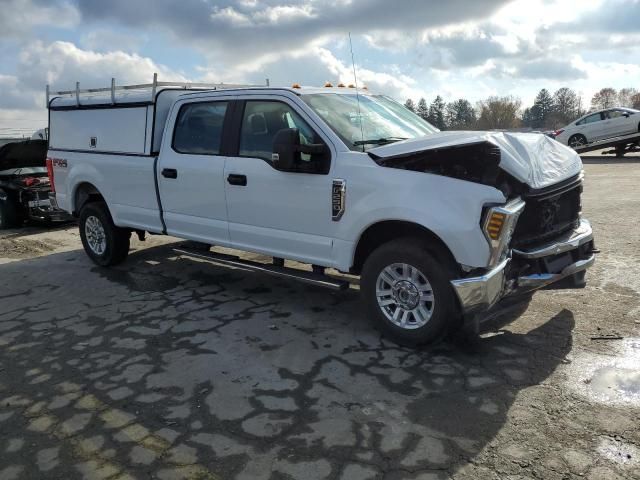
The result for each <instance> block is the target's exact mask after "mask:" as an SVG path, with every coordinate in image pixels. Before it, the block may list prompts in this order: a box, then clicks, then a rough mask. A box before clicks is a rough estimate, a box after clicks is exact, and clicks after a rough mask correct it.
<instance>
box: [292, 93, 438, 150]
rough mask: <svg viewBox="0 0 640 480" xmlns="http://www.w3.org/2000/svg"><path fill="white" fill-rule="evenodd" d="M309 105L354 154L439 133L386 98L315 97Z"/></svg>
mask: <svg viewBox="0 0 640 480" xmlns="http://www.w3.org/2000/svg"><path fill="white" fill-rule="evenodd" d="M302 99H303V100H304V101H305V102H306V103H307V105H309V106H310V107H311V108H312V109H313V110H314V111H315V112H316V113H317V114H318V115H320V117H322V119H323V120H324V121H325V122H327V124H328V125H329V126H330V127H331V128H332V129H333V131H334V132H335V133H336V134H337V135H338V136H339V137H340V138H341V139H342V141H344V142H345V144H346V145H347V146H348V147H349V148H350V149H351V150H357V151H361V152H364V151H365V150H367V149H369V148H373V147H375V146H377V145H384V144H387V143H392V142H397V141H400V140H406V139H409V138H416V137H422V136H424V135H429V134H431V133H436V132H438V129H437V128H436V127H434V126H433V125H431V124H430V123H428V122H426V121H425V120H423V119H422V118H420V117H419V116H418V115H416V114H415V113H413V112H411V111H410V110H408V109H407V108H405V107H404V106H403V105H400V104H399V103H398V102H396V101H394V100H392V99H390V98H388V97H385V96H383V95H368V94H364V95H363V94H360V106H359V107H358V98H357V96H356V94H355V92H354V93H353V94H350V93H349V94H347V93H311V94H306V95H302Z"/></svg>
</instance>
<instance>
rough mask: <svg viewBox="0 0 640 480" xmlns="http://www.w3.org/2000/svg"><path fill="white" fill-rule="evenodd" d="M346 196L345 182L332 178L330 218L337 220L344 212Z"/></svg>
mask: <svg viewBox="0 0 640 480" xmlns="http://www.w3.org/2000/svg"><path fill="white" fill-rule="evenodd" d="M346 197H347V182H345V181H344V180H341V179H334V180H333V186H332V187H331V219H332V220H333V221H334V222H337V221H338V220H340V219H341V218H342V215H343V214H344V208H345V205H346Z"/></svg>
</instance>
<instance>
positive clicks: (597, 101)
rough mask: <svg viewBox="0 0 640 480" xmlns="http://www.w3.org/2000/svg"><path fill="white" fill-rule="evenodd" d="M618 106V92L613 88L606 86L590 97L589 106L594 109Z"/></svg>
mask: <svg viewBox="0 0 640 480" xmlns="http://www.w3.org/2000/svg"><path fill="white" fill-rule="evenodd" d="M617 106H618V92H617V91H616V89H615V88H611V87H607V88H603V89H601V90H600V91H599V92H596V94H595V95H594V96H593V98H592V99H591V107H592V108H593V109H594V110H602V109H604V108H611V107H617Z"/></svg>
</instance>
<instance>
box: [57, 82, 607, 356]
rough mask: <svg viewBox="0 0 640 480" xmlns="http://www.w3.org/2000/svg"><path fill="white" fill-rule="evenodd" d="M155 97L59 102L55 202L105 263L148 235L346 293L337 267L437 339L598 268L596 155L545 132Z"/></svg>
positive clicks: (282, 104) (390, 317)
mask: <svg viewBox="0 0 640 480" xmlns="http://www.w3.org/2000/svg"><path fill="white" fill-rule="evenodd" d="M172 85H173V84H172ZM144 87H145V86H135V87H127V88H131V89H130V90H126V91H125V92H124V93H122V90H120V88H121V87H118V88H116V87H115V86H114V84H113V83H112V88H111V89H108V88H107V89H102V90H104V91H102V92H101V91H100V90H92V91H91V92H93V93H90V94H85V92H84V91H81V90H76V91H67V92H58V93H59V95H55V94H51V98H50V100H49V101H48V105H49V131H50V143H49V151H48V159H47V163H48V168H49V173H50V176H51V180H52V185H54V186H55V193H54V194H53V200H55V202H56V203H57V205H58V206H59V207H61V208H62V209H64V210H66V211H67V212H69V213H72V214H73V215H75V216H77V217H79V222H80V235H81V238H82V243H83V245H84V249H85V250H86V253H87V254H88V256H89V257H90V258H91V259H92V260H93V261H94V262H95V263H97V264H98V265H102V266H108V265H114V264H117V263H120V262H122V261H123V260H125V257H126V256H127V253H128V250H129V239H130V236H131V234H132V233H133V232H135V233H137V234H138V235H139V236H140V237H141V238H143V237H144V233H145V232H150V233H153V234H166V235H172V236H175V237H179V238H183V239H189V240H192V241H196V242H201V243H203V244H207V245H211V246H222V247H230V248H233V249H238V250H243V251H248V252H257V253H260V254H264V255H267V256H269V257H273V262H272V263H256V262H248V261H244V262H243V261H242V260H241V259H240V258H231V257H229V256H222V255H219V254H216V253H215V252H214V251H207V252H205V253H202V255H206V256H211V257H215V258H218V260H220V261H221V262H222V263H225V262H226V263H229V264H232V265H240V264H245V265H249V266H251V267H252V268H255V269H258V270H263V271H267V272H269V273H279V274H285V275H287V276H293V277H298V278H300V279H303V280H307V281H310V282H316V283H318V284H322V285H326V286H333V287H337V288H341V287H344V286H345V285H348V284H346V283H345V282H344V281H341V280H338V279H336V276H335V275H334V276H329V275H326V274H325V270H324V269H325V268H333V269H336V270H338V271H339V272H345V273H347V272H348V273H350V274H355V275H359V276H360V290H361V293H362V296H363V301H364V305H365V309H366V314H367V315H368V317H369V318H370V319H371V320H372V321H373V322H374V323H375V324H376V325H377V326H378V327H379V328H380V329H381V330H382V331H383V332H384V333H385V334H387V335H389V336H391V337H393V338H394V339H396V340H398V341H401V342H403V343H410V344H423V343H427V342H430V341H433V340H434V339H436V338H438V337H440V336H441V335H442V334H443V333H445V332H446V331H448V330H450V329H452V328H460V326H461V325H465V324H466V325H468V324H469V323H470V322H471V323H473V324H476V323H477V322H476V321H477V319H478V318H482V317H483V316H484V315H485V314H486V312H488V311H490V310H491V309H492V308H493V307H494V306H495V305H496V304H498V303H499V302H500V300H502V299H504V298H506V297H511V296H513V295H516V294H519V293H522V292H530V291H532V290H535V289H537V288H541V287H546V286H549V285H551V284H555V283H556V282H558V281H560V280H566V281H565V282H562V283H565V284H566V283H567V282H568V283H570V284H572V285H574V286H576V287H579V286H583V285H584V273H585V271H586V269H587V268H588V267H590V266H591V265H592V264H593V262H594V258H595V257H594V251H595V250H594V244H593V235H592V230H591V226H590V224H589V222H588V221H587V220H585V219H583V218H582V217H581V201H580V196H581V192H582V177H583V173H582V163H581V161H580V158H579V157H578V155H577V154H576V153H575V152H574V151H572V150H571V149H569V148H568V147H565V146H563V145H561V144H560V143H558V142H556V141H555V140H552V139H550V138H548V137H545V136H543V135H537V134H514V133H495V132H493V133H492V132H440V131H438V130H437V129H436V128H434V127H433V126H432V125H430V124H429V123H427V122H425V121H424V120H422V119H421V118H419V117H418V116H416V115H414V114H413V113H411V112H410V111H409V110H407V109H405V108H404V107H403V106H402V105H400V104H398V103H396V102H395V101H393V100H391V99H389V98H387V97H385V96H382V95H375V94H372V93H370V92H368V91H363V90H360V91H359V92H358V91H357V90H355V89H353V88H347V87H336V88H333V87H325V88H306V87H305V88H300V87H298V86H297V85H294V87H292V88H272V87H262V88H258V87H232V86H225V87H224V88H220V86H218V87H210V88H206V87H203V86H199V87H198V88H192V89H185V87H184V86H175V85H174V86H170V85H169V84H164V83H158V82H156V80H155V79H154V83H153V84H150V85H149V86H148V87H149V88H148V89H147V90H144ZM192 87H193V86H192ZM109 90H110V92H109ZM96 92H98V93H96ZM48 93H49V91H48ZM285 259H286V260H295V261H297V262H303V263H306V264H310V265H313V271H312V272H311V271H308V270H307V271H302V270H300V269H294V268H291V266H285ZM343 278H348V277H343Z"/></svg>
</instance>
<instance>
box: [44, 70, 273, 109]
mask: <svg viewBox="0 0 640 480" xmlns="http://www.w3.org/2000/svg"><path fill="white" fill-rule="evenodd" d="M268 86H269V79H268V78H267V79H266V80H265V83H264V85H249V84H246V85H245V84H231V83H200V82H159V81H158V74H157V73H154V74H153V82H152V83H141V84H133V85H116V79H115V78H112V79H111V86H110V87H105V88H86V89H81V88H80V82H76V88H75V89H74V90H60V91H52V90H51V88H50V86H49V85H48V84H47V88H46V93H47V108H49V106H50V102H51V100H52V97H54V98H55V97H56V96H75V100H76V105H77V106H80V105H81V103H80V99H81V97H80V96H81V95H82V94H99V93H107V92H110V94H111V103H112V104H116V103H117V100H118V99H117V98H116V92H119V91H131V90H150V93H149V101H150V103H154V102H155V99H156V92H157V91H158V89H165V88H172V89H183V90H222V89H227V88H245V87H268ZM121 100H122V99H121Z"/></svg>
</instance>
